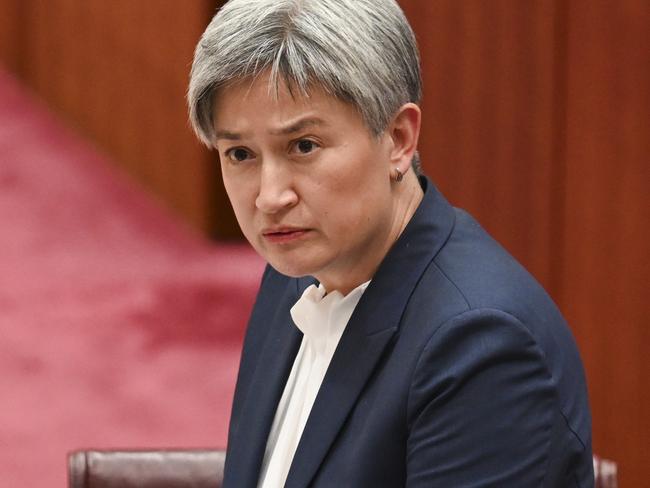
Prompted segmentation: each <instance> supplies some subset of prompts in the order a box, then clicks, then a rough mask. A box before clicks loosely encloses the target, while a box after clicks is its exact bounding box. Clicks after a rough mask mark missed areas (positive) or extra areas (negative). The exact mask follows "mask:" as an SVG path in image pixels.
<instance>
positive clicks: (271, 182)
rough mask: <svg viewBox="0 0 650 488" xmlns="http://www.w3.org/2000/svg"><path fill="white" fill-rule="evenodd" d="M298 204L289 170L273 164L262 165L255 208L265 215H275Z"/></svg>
mask: <svg viewBox="0 0 650 488" xmlns="http://www.w3.org/2000/svg"><path fill="white" fill-rule="evenodd" d="M296 203H298V195H297V194H296V192H295V189H294V188H293V178H292V175H291V173H290V170H289V168H285V167H283V165H281V164H276V163H273V162H268V163H267V162H264V163H262V165H261V172H260V186H259V192H258V194H257V198H256V199H255V206H256V207H257V208H258V209H259V210H261V211H262V212H264V213H268V214H274V213H277V212H279V211H281V210H284V209H287V208H291V207H293V206H294V205H295V204H296Z"/></svg>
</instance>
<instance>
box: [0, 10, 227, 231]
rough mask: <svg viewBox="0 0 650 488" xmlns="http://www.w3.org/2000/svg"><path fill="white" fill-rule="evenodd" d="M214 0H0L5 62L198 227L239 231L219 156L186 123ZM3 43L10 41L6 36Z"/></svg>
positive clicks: (84, 132)
mask: <svg viewBox="0 0 650 488" xmlns="http://www.w3.org/2000/svg"><path fill="white" fill-rule="evenodd" d="M217 3H218V2H216V1H214V0H199V1H194V2H175V1H173V0H160V1H156V2H151V1H147V0H136V1H133V0H114V1H111V2H104V1H100V0H89V1H78V0H26V1H24V0H0V5H1V7H0V9H1V10H0V12H6V13H7V18H11V20H9V21H3V23H2V24H0V27H2V26H4V25H5V24H8V25H9V26H10V27H11V29H10V30H8V31H3V34H2V36H3V38H5V37H9V38H12V41H13V42H12V43H8V44H7V45H9V46H13V47H11V48H3V50H2V51H0V54H1V55H2V58H3V59H4V62H5V64H7V65H8V66H9V67H11V68H12V69H13V70H14V71H17V72H18V74H19V75H20V76H22V78H23V79H24V80H25V81H26V82H27V83H28V84H29V85H30V86H31V87H32V88H33V90H34V91H35V92H36V93H37V94H39V95H40V96H41V97H42V98H44V99H45V100H46V101H47V102H48V103H49V104H50V105H51V106H52V107H54V108H55V109H56V110H57V111H58V112H59V113H60V114H62V115H63V116H64V117H66V118H67V119H68V121H70V122H71V123H73V124H74V125H75V126H76V127H77V128H78V129H79V130H80V131H81V132H82V133H83V134H85V135H86V136H87V137H88V138H89V139H91V140H92V141H94V142H95V143H96V144H97V145H98V146H100V147H101V148H102V149H103V150H105V151H106V152H107V153H108V154H110V155H111V156H112V158H113V159H114V160H116V161H117V162H118V163H119V164H120V165H121V166H122V167H123V168H124V169H125V170H126V171H127V172H129V173H130V174H131V175H133V176H135V177H136V179H137V180H139V181H140V182H141V183H142V184H143V185H144V186H145V187H147V188H149V189H151V190H152V191H153V192H154V193H155V194H156V195H158V196H159V197H160V199H161V200H163V201H165V202H167V203H168V204H169V205H171V206H172V207H173V208H174V209H176V210H177V211H178V212H179V213H180V214H181V215H182V216H184V218H185V219H186V220H187V221H189V222H190V224H191V225H193V226H194V227H196V228H198V229H201V230H203V231H204V232H206V233H210V234H217V235H221V236H222V237H224V236H226V237H228V236H232V235H238V233H237V232H236V231H235V229H236V226H235V225H234V218H233V216H232V213H231V211H230V208H229V206H228V205H227V203H225V197H224V192H223V188H222V186H221V182H220V173H219V171H218V163H217V161H216V156H215V155H214V154H212V153H209V152H208V151H207V150H205V149H204V148H202V147H201V146H200V145H199V143H198V142H197V141H196V139H195V137H194V136H193V134H192V133H191V130H190V129H189V124H188V123H187V115H186V112H187V111H186V107H185V91H186V88H187V80H188V73H189V67H190V64H191V60H192V55H193V51H194V46H195V45H196V42H197V40H198V38H199V36H200V35H201V33H202V31H203V29H204V28H205V26H206V25H207V23H208V22H209V20H210V18H211V17H212V15H213V13H214V11H215V9H216V4H217ZM3 45H4V43H3Z"/></svg>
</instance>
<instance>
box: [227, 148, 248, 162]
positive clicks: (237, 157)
mask: <svg viewBox="0 0 650 488" xmlns="http://www.w3.org/2000/svg"><path fill="white" fill-rule="evenodd" d="M226 155H227V156H228V158H229V159H231V160H232V161H235V162H237V163H241V162H242V161H246V160H247V159H250V157H251V154H250V153H249V152H248V151H247V150H246V149H242V148H236V149H232V150H230V151H228V153H227V154H226Z"/></svg>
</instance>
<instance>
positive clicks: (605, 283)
mask: <svg viewBox="0 0 650 488" xmlns="http://www.w3.org/2000/svg"><path fill="white" fill-rule="evenodd" d="M568 22H569V24H568V26H569V29H568V32H569V37H568V41H569V50H568V53H569V54H568V55H569V58H568V63H569V66H570V69H569V77H568V96H567V119H566V134H567V138H566V141H567V143H566V182H565V184H566V188H567V193H566V197H565V198H566V205H565V208H564V220H565V228H564V231H563V235H564V249H563V252H564V263H565V265H564V268H563V274H562V279H561V282H562V285H563V287H562V290H561V295H560V302H561V304H562V308H563V309H564V311H565V313H566V315H567V318H568V319H569V320H570V321H571V323H572V324H573V327H574V331H575V333H576V336H577V338H578V341H579V342H580V344H581V346H582V353H583V358H584V361H585V366H586V368H587V372H588V375H589V387H590V396H591V400H592V410H593V421H594V429H593V432H594V449H595V450H597V451H598V452H601V453H602V454H603V455H605V456H610V457H612V458H614V459H617V460H618V461H619V462H620V464H621V486H629V487H636V486H647V484H648V483H647V479H648V475H647V473H646V471H647V462H648V460H649V459H650V447H649V446H650V393H649V388H648V387H649V385H650V362H648V360H647V356H648V347H649V346H650V332H649V330H650V328H649V327H648V324H647V319H648V311H649V307H648V288H649V286H648V285H649V278H648V277H649V276H650V265H649V262H650V260H649V256H650V232H649V228H648V225H649V223H650V212H649V210H650V192H648V189H647V185H648V183H649V182H650V171H649V166H650V164H649V160H648V157H649V155H650V3H648V2H646V1H642V0H621V1H620V2H616V3H613V2H593V1H590V0H572V1H571V2H570V10H569V15H568Z"/></svg>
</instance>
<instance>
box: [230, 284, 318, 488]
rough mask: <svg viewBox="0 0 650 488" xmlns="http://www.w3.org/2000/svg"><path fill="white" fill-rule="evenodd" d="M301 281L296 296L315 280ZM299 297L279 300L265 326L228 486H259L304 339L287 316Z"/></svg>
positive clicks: (235, 438)
mask: <svg viewBox="0 0 650 488" xmlns="http://www.w3.org/2000/svg"><path fill="white" fill-rule="evenodd" d="M300 281H301V282H303V281H304V283H303V284H304V286H303V287H302V288H300V284H299V287H298V288H297V291H296V293H301V291H302V289H304V288H306V286H307V285H308V284H310V283H312V282H313V279H312V280H300ZM297 296H300V295H299V294H298V295H295V294H294V293H288V294H287V295H285V297H283V298H281V299H280V300H278V303H277V305H278V307H277V308H276V309H275V313H274V314H273V316H272V318H271V319H270V320H269V322H268V324H265V326H268V327H270V332H269V334H268V335H267V338H266V341H265V343H264V345H263V346H262V348H261V351H260V353H259V358H258V359H257V360H256V366H255V372H254V373H253V376H252V378H251V381H250V383H249V387H248V391H247V393H246V398H245V400H244V402H243V405H242V411H241V414H240V416H239V418H240V419H242V420H241V421H240V424H239V425H238V427H237V432H236V435H234V436H233V437H232V440H231V445H230V446H229V449H228V456H229V457H230V459H229V460H228V464H230V463H232V464H231V466H229V467H230V468H231V469H228V473H227V475H229V476H227V477H228V480H227V481H228V486H234V487H238V488H244V487H251V488H252V487H256V486H257V483H258V480H259V475H260V469H261V464H262V459H263V457H264V451H265V448H266V440H267V437H268V435H269V432H270V430H271V424H272V423H273V418H274V416H275V410H276V408H277V405H278V402H279V401H280V397H281V396H282V392H283V390H284V385H285V383H286V381H287V378H288V376H289V372H290V371H291V366H292V364H293V360H294V359H295V356H296V354H297V353H298V349H299V347H300V341H301V339H302V334H301V333H300V331H299V330H298V329H297V328H296V326H295V325H294V324H293V322H292V321H291V318H287V317H289V314H288V313H286V312H287V310H288V308H290V307H291V306H292V305H293V303H294V302H295V300H297Z"/></svg>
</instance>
